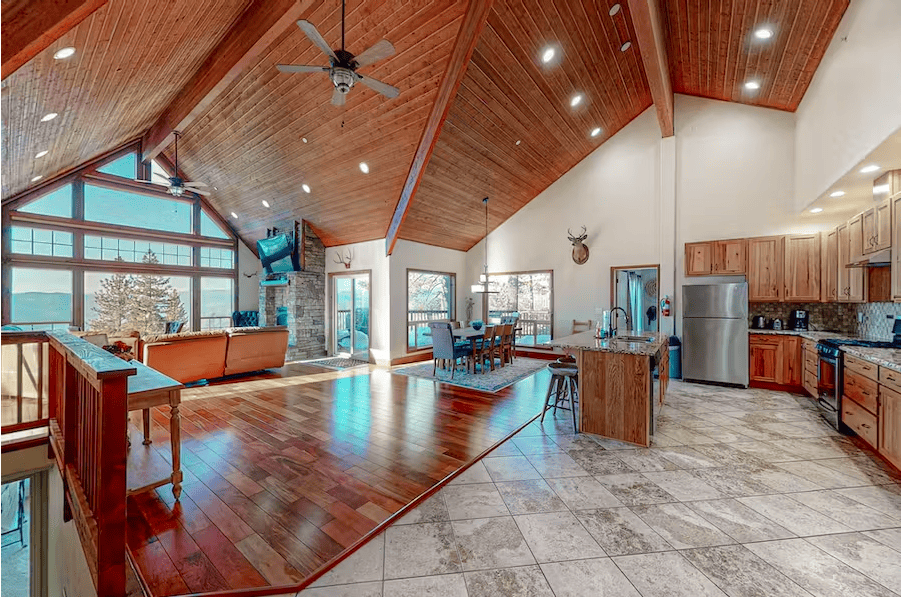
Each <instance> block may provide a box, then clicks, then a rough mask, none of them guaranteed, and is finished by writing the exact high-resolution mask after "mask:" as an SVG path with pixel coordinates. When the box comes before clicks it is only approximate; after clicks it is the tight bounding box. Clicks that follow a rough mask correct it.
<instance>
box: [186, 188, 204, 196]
mask: <svg viewBox="0 0 901 597" xmlns="http://www.w3.org/2000/svg"><path fill="white" fill-rule="evenodd" d="M185 190H186V191H190V192H192V193H197V194H198V195H203V196H204V197H209V196H210V192H209V191H201V190H200V189H185Z"/></svg>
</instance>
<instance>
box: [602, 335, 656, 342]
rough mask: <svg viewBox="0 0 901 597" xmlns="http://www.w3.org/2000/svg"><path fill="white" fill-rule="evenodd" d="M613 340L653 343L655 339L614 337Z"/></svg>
mask: <svg viewBox="0 0 901 597" xmlns="http://www.w3.org/2000/svg"><path fill="white" fill-rule="evenodd" d="M612 339H613V340H616V341H619V342H653V341H654V339H653V338H648V337H647V336H614V337H613V338H612Z"/></svg>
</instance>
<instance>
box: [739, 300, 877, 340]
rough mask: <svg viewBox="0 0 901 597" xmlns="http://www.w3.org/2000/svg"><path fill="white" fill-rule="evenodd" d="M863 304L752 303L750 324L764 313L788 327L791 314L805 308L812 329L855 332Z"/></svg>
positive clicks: (765, 315) (767, 317) (749, 317)
mask: <svg viewBox="0 0 901 597" xmlns="http://www.w3.org/2000/svg"><path fill="white" fill-rule="evenodd" d="M872 304H874V305H876V304H885V303H872ZM889 304H891V303H889ZM861 306H864V305H852V304H848V303H750V304H749V305H748V326H749V327H750V325H751V319H752V318H753V317H754V316H755V315H763V316H764V317H765V318H766V319H768V320H770V319H775V318H777V317H778V318H779V319H781V320H782V327H783V329H788V316H789V314H790V313H791V312H792V311H794V310H796V309H805V310H807V311H808V313H810V329H811V330H828V331H830V332H844V333H847V334H855V333H857V309H858V307H861ZM889 332H891V326H889Z"/></svg>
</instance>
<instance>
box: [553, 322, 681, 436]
mask: <svg viewBox="0 0 901 597" xmlns="http://www.w3.org/2000/svg"><path fill="white" fill-rule="evenodd" d="M640 338H641V339H640V340H639V336H637V335H625V334H623V335H620V336H618V337H617V336H615V337H613V338H606V339H597V338H595V337H594V332H593V331H588V332H582V333H579V334H573V335H572V336H566V337H564V338H559V339H556V340H553V341H551V342H550V343H549V344H550V346H555V347H558V348H563V349H564V350H566V351H567V352H572V353H574V354H575V355H576V359H577V363H578V366H579V431H580V432H584V433H593V434H596V435H601V436H603V437H607V438H611V439H616V440H620V441H624V442H628V443H632V444H638V445H640V446H648V445H650V441H651V435H653V433H654V418H655V412H656V411H659V409H660V407H661V406H663V398H664V394H665V393H666V386H667V383H668V377H669V341H668V338H667V336H666V335H665V334H657V333H653V334H652V333H646V334H642V335H641V336H640ZM655 369H658V370H659V379H657V380H655V378H654V371H655Z"/></svg>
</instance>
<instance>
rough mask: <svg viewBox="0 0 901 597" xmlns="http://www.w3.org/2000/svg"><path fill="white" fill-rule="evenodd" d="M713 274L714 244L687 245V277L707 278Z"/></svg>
mask: <svg viewBox="0 0 901 597" xmlns="http://www.w3.org/2000/svg"><path fill="white" fill-rule="evenodd" d="M712 272H713V243H711V242H706V243H685V275H686V276H706V275H708V274H710V273H712Z"/></svg>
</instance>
